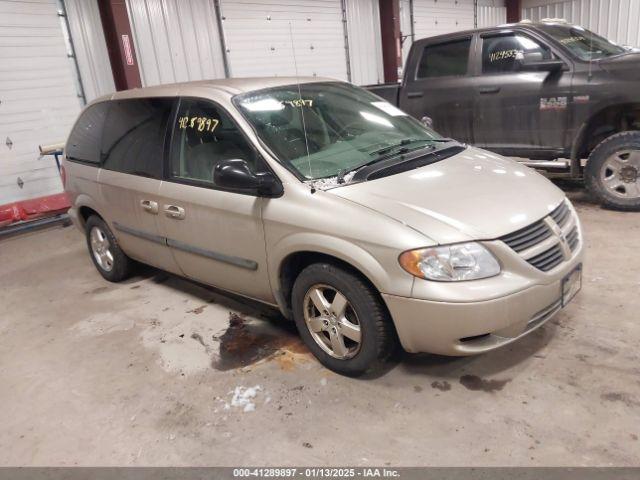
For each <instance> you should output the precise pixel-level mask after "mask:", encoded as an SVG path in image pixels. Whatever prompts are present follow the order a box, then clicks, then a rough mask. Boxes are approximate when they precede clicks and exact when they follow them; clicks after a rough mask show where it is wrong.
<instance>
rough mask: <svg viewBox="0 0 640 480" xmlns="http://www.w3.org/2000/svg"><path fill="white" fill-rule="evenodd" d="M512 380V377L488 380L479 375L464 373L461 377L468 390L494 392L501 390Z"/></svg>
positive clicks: (461, 381)
mask: <svg viewBox="0 0 640 480" xmlns="http://www.w3.org/2000/svg"><path fill="white" fill-rule="evenodd" d="M510 381H511V379H510V378H507V379H505V380H486V379H484V378H480V377H479V376H477V375H463V376H461V377H460V383H461V384H462V386H464V387H465V388H467V389H468V390H473V391H482V392H487V393H493V392H497V391H500V390H502V389H503V388H504V386H505V385H506V384H507V383H509V382H510Z"/></svg>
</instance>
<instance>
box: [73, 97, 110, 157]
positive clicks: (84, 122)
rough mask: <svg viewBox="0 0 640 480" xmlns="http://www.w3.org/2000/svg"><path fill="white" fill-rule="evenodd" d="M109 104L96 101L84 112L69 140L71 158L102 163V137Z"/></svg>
mask: <svg viewBox="0 0 640 480" xmlns="http://www.w3.org/2000/svg"><path fill="white" fill-rule="evenodd" d="M108 105H109V103H108V102H103V103H96V104H95V105H92V106H90V107H89V108H87V109H86V110H85V111H84V112H83V113H82V115H81V116H80V118H79V119H78V122H77V123H76V125H75V128H74V129H73V131H72V132H71V134H70V135H69V140H68V142H67V150H66V154H67V158H68V159H69V160H76V161H80V162H89V163H96V164H97V163H100V139H101V138H102V128H103V127H104V120H105V117H106V116H107V110H108Z"/></svg>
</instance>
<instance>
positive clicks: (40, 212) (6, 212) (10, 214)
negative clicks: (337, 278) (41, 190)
mask: <svg viewBox="0 0 640 480" xmlns="http://www.w3.org/2000/svg"><path fill="white" fill-rule="evenodd" d="M70 206H71V205H70V204H69V199H68V198H67V194H66V193H64V192H63V193H57V194H55V195H48V196H46V197H38V198H32V199H30V200H23V201H21V202H15V203H10V204H8V205H0V227H4V226H5V225H9V224H11V223H15V222H21V221H26V220H34V219H36V218H41V217H46V216H49V215H55V214H59V213H64V212H66V211H67V210H68V209H69V207H70Z"/></svg>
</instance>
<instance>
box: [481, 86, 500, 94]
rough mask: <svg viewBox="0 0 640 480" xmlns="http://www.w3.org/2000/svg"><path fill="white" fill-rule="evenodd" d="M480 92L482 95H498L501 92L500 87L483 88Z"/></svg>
mask: <svg viewBox="0 0 640 480" xmlns="http://www.w3.org/2000/svg"><path fill="white" fill-rule="evenodd" d="M478 91H479V92H480V93H481V94H487V93H498V92H499V91H500V87H481V88H480V89H479V90H478Z"/></svg>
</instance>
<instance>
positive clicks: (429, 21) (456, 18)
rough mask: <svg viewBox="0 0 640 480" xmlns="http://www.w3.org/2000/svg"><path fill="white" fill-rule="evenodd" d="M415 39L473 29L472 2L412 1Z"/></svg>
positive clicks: (473, 12) (459, 0) (446, 0)
mask: <svg viewBox="0 0 640 480" xmlns="http://www.w3.org/2000/svg"><path fill="white" fill-rule="evenodd" d="M413 22H414V30H415V35H416V39H420V38H424V37H432V36H434V35H441V34H444V33H450V32H455V31H459V30H466V29H470V28H474V23H475V11H474V0H413Z"/></svg>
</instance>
